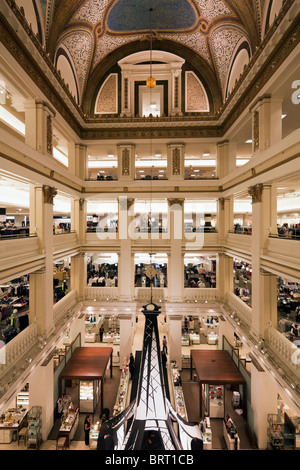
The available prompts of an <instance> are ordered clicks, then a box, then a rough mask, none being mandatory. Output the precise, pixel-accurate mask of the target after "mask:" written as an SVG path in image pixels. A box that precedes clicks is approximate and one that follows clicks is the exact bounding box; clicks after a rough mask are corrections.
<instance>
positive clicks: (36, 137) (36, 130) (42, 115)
mask: <svg viewBox="0 0 300 470" xmlns="http://www.w3.org/2000/svg"><path fill="white" fill-rule="evenodd" d="M24 107H25V143H26V144H28V145H30V147H32V148H34V149H35V150H37V151H38V152H40V153H42V154H43V155H50V156H52V155H53V128H52V119H53V117H54V116H55V111H54V110H53V108H52V107H51V106H50V105H49V104H48V103H46V102H45V101H42V100H26V101H25V102H24Z"/></svg>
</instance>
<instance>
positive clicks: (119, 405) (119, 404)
mask: <svg viewBox="0 0 300 470" xmlns="http://www.w3.org/2000/svg"><path fill="white" fill-rule="evenodd" d="M129 376H130V374H129V362H128V360H127V359H125V360H124V366H123V369H122V372H121V378H120V385H119V389H118V393H117V399H116V402H115V406H114V411H113V416H117V415H118V414H119V413H122V411H124V410H125V408H126V401H127V393H128V385H129Z"/></svg>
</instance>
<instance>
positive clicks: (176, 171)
mask: <svg viewBox="0 0 300 470" xmlns="http://www.w3.org/2000/svg"><path fill="white" fill-rule="evenodd" d="M184 156H185V145H184V144H168V145H167V161H168V171H167V172H168V179H169V180H172V181H183V180H184V178H185V167H184Z"/></svg>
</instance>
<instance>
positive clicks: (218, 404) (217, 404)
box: [209, 385, 224, 418]
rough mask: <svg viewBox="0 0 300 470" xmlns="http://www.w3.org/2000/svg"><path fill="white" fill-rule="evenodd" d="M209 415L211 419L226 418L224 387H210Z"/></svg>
mask: <svg viewBox="0 0 300 470" xmlns="http://www.w3.org/2000/svg"><path fill="white" fill-rule="evenodd" d="M209 410H210V412H209V414H210V417H211V418H224V387H223V385H220V386H217V385H210V386H209Z"/></svg>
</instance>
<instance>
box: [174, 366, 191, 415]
mask: <svg viewBox="0 0 300 470" xmlns="http://www.w3.org/2000/svg"><path fill="white" fill-rule="evenodd" d="M171 376H172V388H173V396H174V403H175V410H176V411H177V413H178V414H179V415H180V416H181V417H182V418H184V419H185V420H186V421H188V417H187V411H186V406H185V401H184V396H183V390H182V386H181V376H180V373H179V369H178V368H177V365H176V362H175V361H172V362H171Z"/></svg>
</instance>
